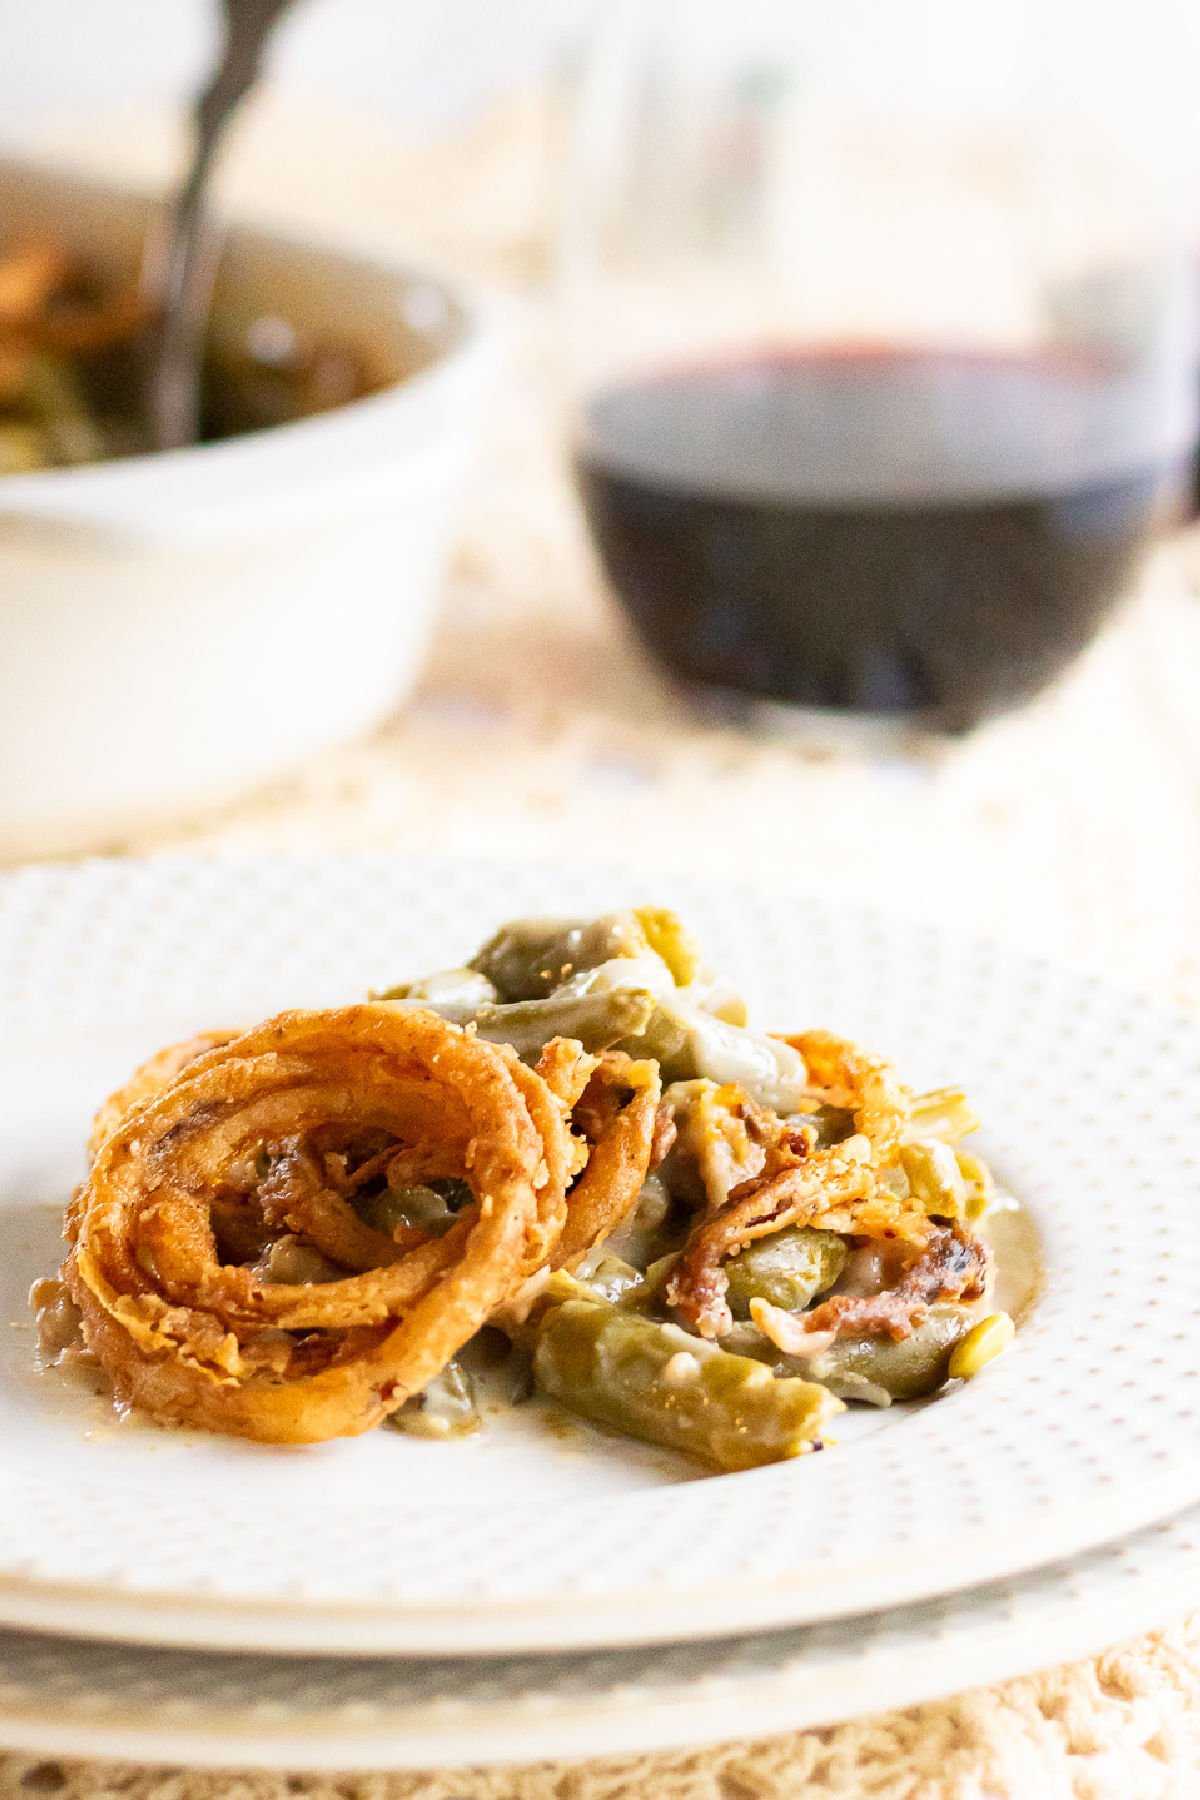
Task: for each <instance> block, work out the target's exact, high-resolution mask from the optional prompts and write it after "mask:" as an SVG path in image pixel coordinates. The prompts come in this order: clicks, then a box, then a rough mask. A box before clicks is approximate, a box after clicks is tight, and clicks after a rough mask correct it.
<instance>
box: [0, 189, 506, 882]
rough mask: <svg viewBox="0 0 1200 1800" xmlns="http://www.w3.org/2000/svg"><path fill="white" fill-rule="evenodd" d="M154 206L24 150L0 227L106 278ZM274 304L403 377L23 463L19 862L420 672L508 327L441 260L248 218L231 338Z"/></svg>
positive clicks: (225, 276) (88, 836) (155, 806)
mask: <svg viewBox="0 0 1200 1800" xmlns="http://www.w3.org/2000/svg"><path fill="white" fill-rule="evenodd" d="M155 206H156V203H155V201H154V200H152V199H149V198H146V197H142V196H138V195H134V194H131V193H128V192H124V191H121V190H118V189H113V188H110V187H102V186H98V185H95V184H93V183H91V182H88V181H86V180H81V179H79V178H78V177H75V176H66V175H61V174H58V173H54V172H49V171H46V170H44V169H38V168H35V167H32V166H30V165H28V164H21V163H15V162H11V161H0V242H3V241H4V240H7V239H11V238H13V237H18V236H20V235H22V234H24V233H25V232H27V231H38V230H41V231H45V232H48V233H49V234H50V235H51V236H53V237H54V238H55V239H57V240H62V241H65V242H66V243H67V244H69V245H70V246H71V247H72V248H74V249H76V250H78V251H80V252H82V253H83V254H84V255H85V256H86V258H87V259H88V261H89V262H90V263H91V264H93V265H94V266H95V267H96V268H97V269H98V271H100V272H101V274H104V273H106V272H111V273H112V274H113V275H114V276H115V275H117V274H118V273H125V274H128V271H129V270H130V269H131V268H132V267H133V266H135V264H136V260H137V258H138V255H139V251H140V246H141V243H142V239H143V236H144V233H145V230H146V227H147V224H148V222H149V220H150V218H151V217H152V215H153V213H154V210H155ZM263 315H272V316H275V315H277V316H279V317H281V318H283V319H286V320H287V321H288V322H289V323H291V324H293V325H295V326H297V327H300V328H301V329H309V330H312V331H314V332H316V333H318V334H320V335H322V336H328V337H329V338H332V339H334V340H335V341H337V342H340V343H343V344H346V345H347V346H349V347H351V348H356V347H360V348H361V349H362V350H364V351H367V352H369V360H370V363H371V366H372V367H374V368H380V369H382V371H383V372H384V374H385V376H386V377H387V378H389V379H390V385H387V386H385V387H384V388H383V389H382V390H381V391H379V392H377V393H375V394H373V395H371V396H369V397H368V398H366V399H363V400H358V401H355V402H353V403H351V404H349V405H345V406H341V407H338V408H336V409H335V410H333V411H331V412H327V413H324V414H321V415H319V416H314V417H312V418H308V419H305V420H302V421H300V422H299V423H296V424H289V425H282V426H277V427H274V428H272V429H270V430H266V431H259V432H254V433H250V434H247V435H245V436H243V437H239V438H231V439H227V440H225V441H223V442H221V443H216V444H209V445H202V446H198V447H196V448H190V449H186V450H179V451H172V452H169V453H167V454H164V455H158V456H138V457H132V458H128V459H125V460H121V461H114V462H108V463H99V464H96V465H93V466H90V467H85V468H77V469H56V470H52V471H48V472H46V473H40V472H39V473H35V474H30V475H12V476H6V477H3V478H0V857H8V858H12V857H19V856H29V855H39V854H46V853H51V852H61V851H65V850H71V849H76V848H81V847H85V846H95V845H102V844H104V843H105V842H107V841H111V840H113V839H114V838H117V837H119V835H120V834H121V833H122V832H125V831H127V830H129V829H130V828H132V827H135V826H138V825H144V824H147V823H152V822H154V821H156V820H159V819H163V820H165V819H168V818H171V817H172V816H175V815H178V814H179V813H181V812H183V811H185V810H186V809H188V808H191V807H195V806H200V805H206V804H211V803H214V802H217V801H220V800H223V799H226V798H229V797H231V796H232V795H233V794H235V793H236V792H238V791H241V790H245V789H249V788H252V787H253V786H255V785H257V784H259V783H262V782H265V781H267V780H270V779H271V778H273V777H276V776H278V775H280V774H282V773H283V772H284V771H286V770H287V769H289V768H290V767H292V766H294V765H295V764H297V763H298V762H300V761H302V760H303V759H305V758H307V757H310V756H311V755H313V754H314V753H315V752H319V751H320V750H322V749H324V748H326V747H327V746H330V745H332V744H334V743H336V742H338V741H339V740H341V739H344V738H347V737H349V736H352V735H353V734H355V733H357V732H360V731H363V730H365V729H367V728H368V727H370V726H372V725H374V724H376V723H377V722H378V721H379V720H381V719H382V718H384V717H385V716H386V715H387V714H388V713H389V712H390V711H392V710H393V708H394V707H395V706H396V704H397V702H398V701H400V700H401V699H402V698H403V697H404V696H405V694H406V693H407V692H408V691H409V690H410V688H411V687H412V684H413V682H414V680H415V678H416V675H417V673H418V670H419V667H420V663H421V659H422V655H423V652H424V650H425V646H426V642H427V638H428V633H429V629H430V624H431V620H432V613H433V607H434V602H435V599H436V594H437V589H438V585H439V580H440V577H441V575H442V572H443V569H444V566H445V562H446V558H447V554H448V551H449V549H450V546H451V533H452V527H453V524H454V518H455V512H456V508H457V505H458V502H459V498H460V491H461V485H462V481H463V477H464V475H465V473H466V470H467V467H468V464H469V460H470V455H471V450H472V447H473V438H474V425H475V422H476V416H477V412H478V404H479V401H480V398H481V392H482V386H483V380H484V376H485V373H486V368H487V364H488V362H489V360H490V338H491V333H490V330H489V329H488V327H487V325H486V324H485V322H484V320H483V319H482V318H481V316H480V313H479V310H478V308H477V306H476V305H475V304H474V303H473V302H472V301H471V300H469V299H468V298H466V297H465V296H464V295H463V294H462V293H461V292H459V291H458V290H457V289H456V288H454V287H452V286H449V285H447V284H446V283H445V282H443V281H440V280H438V279H436V278H434V277H431V276H429V275H427V274H425V273H423V272H422V271H420V270H414V269H407V268H403V267H397V266H395V265H389V264H387V263H385V262H383V261H381V260H376V259H372V258H369V257H364V256H362V255H356V254H350V253H347V252H344V251H340V250H329V249H322V248H320V247H318V246H317V245H314V244H311V243H307V242H303V241H301V240H299V239H296V238H289V237H287V236H284V235H280V234H276V233H272V232H266V231H258V230H252V229H246V228H238V229H234V230H232V231H231V232H230V234H229V237H228V241H227V243H226V245H225V247H224V251H223V256H222V262H221V270H220V275H219V278H218V284H217V292H216V299H215V304H214V314H213V329H214V335H215V336H216V337H217V338H218V339H219V340H229V339H236V338H237V337H238V336H239V335H240V334H241V333H243V332H244V330H245V328H246V327H247V326H248V325H249V324H250V323H251V322H252V321H253V320H254V319H256V318H259V317H262V316H263ZM414 370H415V373H414V372H413V371H414Z"/></svg>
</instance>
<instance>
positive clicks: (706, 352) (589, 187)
mask: <svg viewBox="0 0 1200 1800" xmlns="http://www.w3.org/2000/svg"><path fill="white" fill-rule="evenodd" d="M1151 3H1152V5H1157V6H1159V8H1160V10H1161V12H1162V17H1161V18H1158V17H1155V18H1154V19H1153V20H1151V22H1150V23H1149V24H1146V25H1145V27H1144V29H1145V30H1148V31H1151V32H1157V33H1158V35H1157V36H1156V38H1155V41H1154V44H1153V46H1152V49H1153V54H1150V53H1148V52H1147V53H1146V54H1142V53H1141V51H1139V48H1138V46H1139V45H1143V38H1144V32H1143V35H1141V36H1139V35H1138V33H1139V27H1138V23H1137V20H1138V12H1139V9H1138V8H1136V7H1134V6H1133V5H1132V4H1130V5H1129V6H1128V7H1127V6H1125V5H1124V3H1123V0H1111V3H1110V4H1109V5H1108V6H1106V7H1105V8H1093V9H1091V11H1090V12H1088V13H1087V19H1088V25H1087V30H1086V32H1084V33H1081V32H1080V31H1079V29H1078V22H1079V18H1080V17H1081V16H1082V15H1081V14H1080V10H1079V7H1078V5H1077V4H1074V0H1072V4H1068V3H1067V0H1038V4H1036V5H1033V4H1030V5H1028V6H1026V7H1018V6H1016V5H1014V4H1009V5H1007V6H995V7H992V8H989V7H987V6H982V5H981V6H978V7H977V6H975V5H971V6H963V5H962V4H961V0H906V4H905V5H903V6H898V5H897V4H896V3H895V0H839V3H838V4H832V3H826V4H820V5H818V4H814V3H813V0H608V3H607V5H606V8H605V9H604V13H603V19H602V22H601V25H600V27H599V30H598V35H597V39H596V42H595V45H594V48H593V52H592V55H591V58H590V61H589V63H588V66H587V68H586V71H585V74H584V77H583V80H582V83H581V91H580V94H579V103H578V112H577V121H576V130H575V139H574V155H573V164H572V169H571V174H570V182H569V196H568V204H567V206H566V208H565V218H564V224H563V231H562V256H561V274H562V293H563V307H564V317H565V330H566V338H567V348H568V359H569V367H570V372H571V384H572V394H571V424H570V430H571V442H572V454H573V458H574V467H575V473H576V479H577V485H578V490H579V493H580V496H581V499H582V504H583V509H584V513H585V515H586V519H587V522H588V525H589V528H590V531H591V535H592V538H593V541H594V544H595V547H596V549H597V551H598V553H599V558H600V562H601V564H602V566H603V569H604V571H605V573H606V575H607V578H608V580H609V582H610V584H611V587H612V589H613V591H614V592H615V594H616V596H617V597H618V599H619V601H620V602H621V604H622V605H623V607H624V609H625V611H626V612H627V614H628V616H629V618H630V619H631V621H632V622H633V625H634V627H635V628H636V630H637V632H638V633H639V635H640V636H641V638H642V639H643V641H644V643H645V644H646V645H647V646H648V648H649V649H650V651H651V652H652V653H653V655H654V656H655V657H656V658H657V659H659V661H660V662H661V663H663V664H664V665H665V666H666V667H667V668H668V669H669V670H670V671H672V672H673V673H674V674H676V675H677V676H679V677H681V678H683V680H684V681H686V682H687V683H689V684H691V685H692V686H693V687H694V688H696V689H698V690H700V691H702V692H704V693H707V694H709V695H711V696H715V697H718V698H720V699H721V700H723V701H728V700H733V701H734V702H735V703H736V705H737V707H738V709H739V710H748V711H750V712H752V713H753V712H757V711H760V710H762V708H763V703H766V709H767V711H768V712H770V713H773V712H774V711H775V709H776V708H777V707H778V706H779V705H780V704H782V705H783V706H784V707H786V708H789V709H802V710H803V712H805V713H806V714H811V713H812V712H813V710H814V709H815V710H816V711H817V712H818V713H819V714H820V715H821V716H823V717H825V718H828V717H829V716H830V715H840V716H846V717H849V718H852V719H855V720H864V719H876V720H884V721H893V722H897V721H898V722H903V723H905V724H906V725H907V724H917V725H920V726H923V727H929V728H932V729H935V730H944V731H961V730H964V729H967V728H969V727H971V726H973V725H974V724H976V723H978V722H979V721H980V720H982V719H984V718H987V717H988V716H990V715H992V714H994V713H997V712H1000V711H1003V710H1005V709H1007V708H1010V707H1012V706H1015V705H1017V704H1019V703H1020V702H1022V701H1024V700H1025V699H1026V698H1028V697H1029V696H1031V695H1033V694H1035V693H1036V692H1038V691H1039V690H1040V689H1042V688H1043V687H1045V686H1046V684H1047V683H1049V682H1050V681H1051V680H1052V679H1053V678H1054V677H1055V676H1056V675H1057V674H1058V673H1059V672H1060V671H1061V670H1062V669H1064V668H1065V667H1066V665H1067V664H1069V663H1070V662H1071V660H1072V659H1073V658H1074V657H1075V656H1076V655H1077V653H1078V652H1079V651H1080V650H1081V649H1082V648H1083V647H1084V645H1085V644H1087V643H1088V642H1089V640H1090V639H1091V638H1092V637H1093V636H1094V634H1095V633H1096V631H1097V630H1098V628H1099V626H1100V624H1101V622H1102V621H1103V620H1104V619H1105V617H1106V616H1107V615H1108V613H1109V612H1110V611H1111V609H1112V608H1113V606H1114V604H1115V603H1116V602H1117V600H1118V599H1119V598H1120V596H1121V595H1122V594H1123V593H1125V592H1127V591H1128V589H1129V586H1130V583H1131V580H1132V578H1133V576H1134V574H1135V572H1136V569H1137V566H1138V563H1139V560H1140V558H1141V556H1142V554H1143V552H1144V550H1145V548H1146V546H1147V545H1148V543H1149V542H1150V541H1151V540H1152V538H1153V536H1154V534H1155V532H1156V530H1157V529H1158V528H1159V527H1160V525H1162V524H1163V523H1164V522H1166V521H1167V520H1168V519H1169V518H1170V517H1171V516H1172V514H1173V511H1174V510H1175V509H1176V508H1177V506H1178V504H1179V501H1180V498H1181V496H1182V493H1183V489H1184V486H1185V484H1186V481H1187V474H1188V465H1189V458H1190V455H1191V451H1192V448H1193V445H1194V442H1195V437H1196V370H1197V366H1198V359H1197V333H1196V324H1195V317H1196V305H1195V299H1196V296H1195V277H1194V258H1193V257H1191V256H1190V255H1189V254H1188V242H1187V232H1186V231H1185V230H1184V229H1183V222H1184V219H1185V216H1186V212H1187V201H1188V200H1190V199H1191V196H1190V195H1186V194H1185V193H1184V191H1183V189H1184V186H1185V184H1184V183H1182V182H1181V181H1180V179H1179V175H1180V169H1181V167H1182V165H1181V163H1180V161H1179V159H1178V157H1177V155H1176V154H1175V153H1176V150H1177V148H1178V139H1177V135H1176V130H1177V128H1178V131H1179V132H1186V129H1187V126H1186V120H1187V119H1188V118H1189V117H1190V116H1191V111H1192V110H1194V109H1192V108H1191V102H1190V97H1189V96H1188V94H1187V91H1186V84H1179V83H1176V84H1175V85H1176V86H1178V87H1179V88H1180V91H1179V92H1178V93H1176V92H1174V91H1173V88H1172V83H1171V81H1170V80H1169V79H1168V70H1169V69H1170V68H1171V67H1172V59H1171V56H1170V50H1169V44H1168V43H1167V42H1166V41H1165V40H1164V37H1163V35H1162V32H1163V29H1164V26H1163V21H1164V20H1165V21H1166V22H1167V24H1168V25H1169V22H1170V15H1171V11H1172V9H1171V6H1170V4H1169V0H1151ZM1184 5H1185V0H1180V6H1181V7H1183V6H1184ZM1140 10H1141V12H1142V14H1143V16H1144V17H1145V16H1146V15H1145V9H1144V8H1141V9H1140ZM1131 32H1132V33H1133V34H1134V39H1133V47H1132V48H1131V46H1130V33H1131ZM1143 47H1144V45H1143ZM1189 63H1190V65H1191V66H1192V67H1194V66H1195V65H1194V62H1193V61H1192V59H1191V58H1189ZM1177 190H1178V191H1177Z"/></svg>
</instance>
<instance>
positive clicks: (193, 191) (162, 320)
mask: <svg viewBox="0 0 1200 1800" xmlns="http://www.w3.org/2000/svg"><path fill="white" fill-rule="evenodd" d="M292 4H294V0H222V8H221V14H222V25H223V36H222V41H221V49H220V53H219V55H218V57H217V61H216V65H215V67H214V69H213V72H212V74H211V76H210V77H209V80H208V82H207V83H206V85H205V87H204V88H203V90H202V91H201V93H200V95H199V97H198V99H197V101H196V105H195V108H194V111H193V115H192V160H191V163H190V165H189V168H188V172H187V177H186V179H185V181H184V183H183V186H182V187H181V188H180V190H179V193H178V195H177V197H176V200H175V204H174V207H173V208H172V211H171V216H170V221H169V225H168V232H167V239H166V244H165V247H164V250H163V253H162V256H161V260H158V261H157V267H156V268H155V270H154V274H153V276H152V277H151V278H150V285H151V286H152V288H153V296H154V300H155V302H156V304H155V312H156V315H157V317H158V320H159V325H158V329H157V331H156V332H155V335H154V340H153V343H152V346H151V352H150V361H149V368H148V372H147V383H146V411H147V414H148V418H149V424H150V431H151V436H152V439H153V442H154V445H155V448H156V449H159V450H174V449H177V448H178V447H179V446H180V445H183V444H194V443H195V441H196V438H197V436H198V435H199V426H200V370H201V363H202V360H203V351H204V332H205V325H206V323H207V319H208V308H209V302H210V300H211V297H212V284H213V277H214V275H215V273H216V255H215V248H214V246H213V245H212V244H211V243H210V242H208V241H207V234H206V231H205V213H206V202H207V198H208V185H209V178H210V176H211V174H212V170H213V166H214V164H215V162H216V160H217V155H218V153H219V151H220V148H221V143H222V140H223V139H224V136H225V132H226V129H227V127H228V125H229V123H230V120H231V119H232V118H233V115H234V113H235V112H236V111H237V109H238V107H239V106H240V105H241V103H242V101H243V100H244V99H245V97H246V95H247V94H248V93H249V91H250V89H251V88H252V87H253V86H254V83H255V81H256V80H257V78H258V75H259V72H260V70H261V68H262V61H263V55H264V52H265V50H266V45H267V40H268V39H269V37H270V35H271V33H272V31H273V30H274V28H275V26H276V25H277V24H278V22H279V20H280V18H281V17H282V16H283V14H284V13H285V12H286V11H287V10H288V8H289V7H290V6H291V5H292Z"/></svg>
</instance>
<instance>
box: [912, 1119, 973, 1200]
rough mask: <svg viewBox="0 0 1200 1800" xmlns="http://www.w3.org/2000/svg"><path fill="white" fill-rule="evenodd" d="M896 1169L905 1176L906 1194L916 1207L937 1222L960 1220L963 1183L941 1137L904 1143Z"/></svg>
mask: <svg viewBox="0 0 1200 1800" xmlns="http://www.w3.org/2000/svg"><path fill="white" fill-rule="evenodd" d="M900 1166H901V1167H902V1169H903V1170H904V1173H905V1175H906V1176H907V1177H908V1191H909V1193H910V1194H911V1195H912V1197H913V1199H914V1200H915V1201H916V1202H917V1203H918V1205H920V1206H923V1207H924V1208H925V1211H926V1212H927V1213H929V1214H931V1215H932V1216H934V1217H936V1218H939V1219H961V1218H963V1217H964V1215H965V1214H966V1211H967V1201H968V1198H969V1194H968V1189H967V1184H966V1182H965V1180H964V1179H963V1174H962V1170H961V1169H960V1168H959V1166H958V1158H957V1156H956V1155H955V1152H954V1150H953V1148H952V1146H951V1145H949V1144H947V1143H945V1142H944V1141H943V1140H942V1139H941V1138H929V1139H926V1140H925V1141H924V1142H923V1143H918V1144H904V1145H903V1146H902V1147H901V1150H900Z"/></svg>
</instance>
